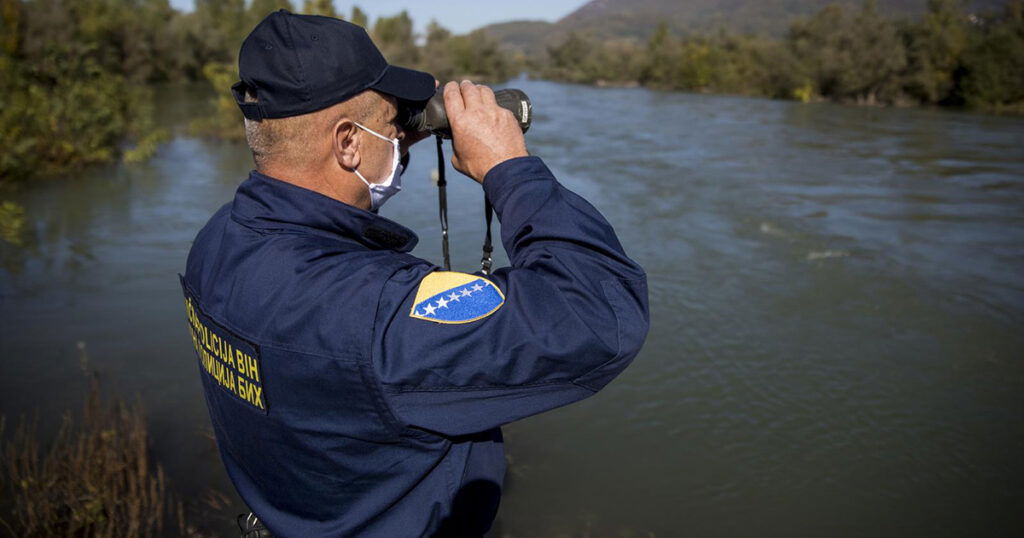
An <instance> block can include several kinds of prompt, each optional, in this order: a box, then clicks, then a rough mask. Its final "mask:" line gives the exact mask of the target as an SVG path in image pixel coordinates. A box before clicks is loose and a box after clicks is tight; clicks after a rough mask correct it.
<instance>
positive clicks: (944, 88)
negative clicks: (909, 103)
mask: <svg viewBox="0 0 1024 538" xmlns="http://www.w3.org/2000/svg"><path fill="white" fill-rule="evenodd" d="M968 24H969V23H968V19H967V12H966V0H928V13H927V15H925V17H924V20H923V21H922V22H921V23H920V24H919V25H916V26H914V27H912V28H911V29H910V30H909V34H910V35H909V41H910V45H909V47H908V48H909V54H908V63H909V66H908V67H909V73H908V76H907V84H906V89H907V92H908V93H909V94H910V95H912V96H914V97H915V98H917V99H918V100H919V101H922V102H925V103H940V102H952V101H960V97H959V96H958V95H956V76H957V72H958V70H960V68H961V61H962V57H963V54H964V51H965V50H966V48H967V41H968V32H969V30H970V28H969V26H968Z"/></svg>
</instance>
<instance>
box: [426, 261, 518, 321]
mask: <svg viewBox="0 0 1024 538" xmlns="http://www.w3.org/2000/svg"><path fill="white" fill-rule="evenodd" d="M503 304H505V295H504V294H502V293H501V290H499V289H498V286H495V285H494V284H493V283H492V282H491V281H489V280H487V279H485V278H482V277H479V276H476V275H470V274H467V273H455V272H449V271H436V272H433V273H430V274H429V275H427V276H425V277H424V278H423V280H421V281H420V287H419V288H418V289H417V290H416V299H415V300H414V301H413V307H412V312H410V313H409V317H413V318H418V319H424V320H427V321H433V322H435V323H470V322H473V321H477V320H480V319H483V318H486V317H487V316H490V315H491V314H493V313H495V312H497V310H498V309H499V308H501V305H503Z"/></svg>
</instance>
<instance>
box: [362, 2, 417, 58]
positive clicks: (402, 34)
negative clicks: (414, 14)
mask: <svg viewBox="0 0 1024 538" xmlns="http://www.w3.org/2000/svg"><path fill="white" fill-rule="evenodd" d="M373 40H374V42H375V43H376V44H377V46H378V47H379V48H380V50H381V52H382V53H383V54H384V57H385V58H387V59H388V62H390V63H394V64H398V65H415V64H416V63H417V62H418V61H419V51H418V49H417V47H416V41H415V36H414V35H413V31H412V19H410V18H409V14H408V13H407V12H405V11H402V12H401V13H399V14H398V15H395V16H393V17H380V18H378V19H377V22H376V23H374V25H373Z"/></svg>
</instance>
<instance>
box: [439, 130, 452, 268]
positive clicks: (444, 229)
mask: <svg viewBox="0 0 1024 538" xmlns="http://www.w3.org/2000/svg"><path fill="white" fill-rule="evenodd" d="M441 144H442V138H441V135H437V204H438V209H439V213H440V217H441V255H442V256H444V270H445V271H451V270H452V260H451V256H450V255H449V254H448V189H447V187H448V181H446V180H445V178H444V168H445V162H444V147H442V145H441Z"/></svg>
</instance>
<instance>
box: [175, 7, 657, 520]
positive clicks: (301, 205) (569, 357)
mask: <svg viewBox="0 0 1024 538" xmlns="http://www.w3.org/2000/svg"><path fill="white" fill-rule="evenodd" d="M239 73H240V75H241V79H242V80H241V82H239V83H238V84H236V85H235V86H234V87H233V91H234V93H235V97H236V99H237V101H238V104H239V107H240V108H241V109H242V112H243V114H244V116H245V118H246V120H245V121H246V133H247V139H248V143H249V145H250V147H251V149H252V150H253V154H254V158H255V161H256V169H255V170H254V171H252V172H251V173H250V174H249V177H248V179H246V180H245V181H244V182H242V183H241V185H240V186H239V187H238V190H237V192H236V194H235V197H234V200H232V201H231V202H230V203H228V204H226V205H225V206H224V207H222V208H221V209H220V210H219V211H217V212H216V214H214V215H213V217H212V218H211V219H210V221H209V223H208V224H207V225H206V226H205V227H204V228H203V229H202V230H201V231H200V232H199V234H198V235H197V237H196V239H195V242H194V244H193V246H192V250H191V252H190V253H189V258H188V262H187V266H186V272H185V275H184V276H183V277H182V286H183V288H184V292H185V305H186V309H187V312H188V326H189V331H190V333H191V337H192V342H193V345H194V346H195V349H196V352H197V356H198V358H199V369H200V377H201V378H202V383H203V388H204V392H205V396H206V401H207V405H208V408H209V411H210V418H211V421H212V423H213V428H214V432H215V434H216V437H217V443H218V448H219V451H220V454H221V458H222V459H223V462H224V465H225V467H226V469H227V472H228V475H229V476H230V478H231V480H232V482H233V483H234V485H235V487H236V488H237V489H238V492H239V494H240V495H241V496H242V498H243V499H244V500H245V501H246V503H248V505H249V507H250V508H251V509H252V511H253V514H254V517H258V518H259V519H260V520H261V521H262V522H263V524H265V525H266V527H267V528H268V529H269V531H270V532H272V533H274V535H277V536H299V537H321V536H324V537H327V536H330V537H336V536H387V537H396V536H479V535H482V534H483V533H484V532H486V531H487V530H488V529H489V528H490V526H491V522H492V520H493V518H494V515H495V513H496V511H497V506H498V499H499V497H500V492H501V485H502V477H503V474H504V471H505V460H504V454H503V447H502V438H501V431H500V429H499V427H500V426H501V425H503V424H507V423H509V422H512V421H515V420H518V419H521V418H524V417H528V416H530V415H534V414H537V413H540V412H543V411H547V410H549V409H553V408H556V407H559V406H562V405H566V404H569V403H572V402H575V401H577V400H581V399H583V398H586V397H588V396H590V395H592V394H594V393H595V392H597V391H598V390H600V389H601V388H602V387H604V386H605V385H606V384H607V383H608V382H609V381H611V379H612V378H614V377H615V376H616V375H617V374H618V373H619V372H621V371H622V370H623V369H624V368H625V367H626V366H627V365H628V364H629V363H630V361H631V360H632V359H633V357H634V356H635V355H636V354H637V352H638V351H639V349H640V347H641V345H642V343H643V340H644V338H645V336H646V333H647V328H648V306H647V287H646V278H645V275H644V272H643V270H642V269H641V268H640V267H639V266H638V265H637V264H636V263H635V262H633V261H632V260H630V259H629V258H628V257H627V256H626V254H625V252H624V251H623V249H622V246H621V245H620V244H619V241H618V239H617V238H616V236H615V232H614V231H613V230H612V228H611V226H610V225H609V224H608V222H607V221H606V220H605V219H604V218H603V217H602V216H601V215H600V214H599V213H598V212H597V210H595V209H594V208H593V207H592V206H591V205H590V204H589V203H587V202H586V201H585V200H583V199H582V198H580V197H579V196H577V195H576V194H574V193H572V192H571V191H569V190H568V189H566V188H565V187H564V186H562V185H561V184H559V183H558V181H557V180H556V179H555V177H554V176H553V175H552V174H551V171H550V170H548V168H547V167H546V166H545V165H544V163H543V162H542V161H541V160H540V159H539V158H537V157H531V156H529V155H528V154H527V152H526V146H525V143H524V140H523V135H522V133H521V132H520V130H519V127H518V125H517V123H516V121H515V119H514V118H513V117H512V115H511V114H510V113H509V112H508V111H506V110H504V109H502V108H500V107H498V106H497V105H496V103H495V99H494V94H493V92H492V91H491V90H490V89H488V88H487V87H485V86H478V85H474V84H471V83H469V82H463V83H462V84H456V83H454V82H452V83H448V84H447V85H445V87H444V95H445V107H446V110H447V113H448V117H449V119H450V123H451V126H452V131H453V144H454V153H455V154H454V157H453V159H452V160H453V163H454V165H455V167H456V169H457V170H459V171H460V172H462V173H463V174H465V175H467V176H469V177H470V178H471V179H473V180H474V181H476V182H478V183H480V184H482V185H483V190H484V192H485V193H486V195H487V196H488V198H489V199H490V200H491V202H492V203H493V206H494V210H495V212H496V215H497V216H498V218H499V219H500V221H501V224H502V227H501V230H502V233H501V236H502V237H501V238H502V242H503V245H504V247H505V249H506V251H507V252H508V257H509V259H510V260H511V267H508V268H502V269H499V270H497V271H495V272H494V273H493V275H488V276H484V275H481V274H466V273H458V272H448V271H442V270H440V269H439V268H438V267H437V266H436V265H434V264H433V263H431V262H429V261H426V260H423V259H420V258H417V257H414V256H412V255H410V254H409V251H410V250H412V248H413V247H414V246H415V245H416V241H417V238H416V236H415V235H414V234H413V232H412V231H410V230H408V229H407V228H405V227H403V226H401V225H399V224H397V223H395V222H393V221H391V220H388V219H387V218H385V217H382V216H380V215H379V214H378V213H377V210H378V209H380V206H381V205H382V204H383V203H384V202H385V201H386V200H387V199H388V197H389V196H391V195H393V194H395V193H396V192H398V190H399V189H400V185H401V183H400V180H401V174H402V170H403V168H404V164H405V163H406V162H407V159H408V157H407V156H406V155H405V151H406V150H407V148H408V145H410V144H411V143H413V142H415V140H416V139H418V138H420V137H421V136H422V135H413V134H412V133H403V132H402V130H401V128H400V127H399V126H398V125H397V124H396V123H395V117H396V114H397V112H398V106H400V105H401V103H402V102H404V101H425V100H426V99H428V98H429V97H430V96H431V95H432V94H433V93H434V90H435V85H436V82H435V81H434V79H433V77H431V76H430V75H428V74H426V73H420V72H416V71H412V70H408V69H403V68H400V67H396V66H391V65H388V64H387V63H386V61H385V60H384V58H383V56H382V55H381V54H380V52H379V51H378V50H377V48H376V47H375V46H374V45H373V43H372V42H371V40H370V39H369V37H368V36H367V34H366V32H365V31H364V30H363V29H362V28H360V27H358V26H355V25H353V24H350V23H347V22H344V21H340V20H336V19H331V18H325V17H316V16H305V15H294V14H291V13H288V12H287V11H279V12H276V13H273V14H271V15H269V16H268V17H267V18H266V19H264V20H263V21H262V22H261V23H260V24H259V25H258V26H257V27H256V28H255V29H254V30H253V32H252V33H251V34H250V35H249V36H248V38H246V40H245V42H244V43H243V45H242V49H241V53H240V57H239ZM425 210H426V208H425ZM249 519H250V520H251V519H252V518H249Z"/></svg>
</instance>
